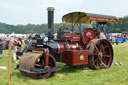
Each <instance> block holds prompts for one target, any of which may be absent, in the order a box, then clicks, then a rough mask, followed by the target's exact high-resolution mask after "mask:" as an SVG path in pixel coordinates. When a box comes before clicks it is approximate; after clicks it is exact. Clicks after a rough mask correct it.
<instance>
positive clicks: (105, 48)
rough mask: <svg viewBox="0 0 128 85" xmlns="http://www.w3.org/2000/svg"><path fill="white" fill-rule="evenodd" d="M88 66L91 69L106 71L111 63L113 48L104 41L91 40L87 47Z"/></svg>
mask: <svg viewBox="0 0 128 85" xmlns="http://www.w3.org/2000/svg"><path fill="white" fill-rule="evenodd" d="M87 49H88V54H89V58H88V66H89V67H90V68H92V69H108V68H109V67H110V66H111V65H112V62H113V48H112V45H111V43H110V42H109V41H108V40H106V39H93V40H91V41H90V42H89V44H88V46H87Z"/></svg>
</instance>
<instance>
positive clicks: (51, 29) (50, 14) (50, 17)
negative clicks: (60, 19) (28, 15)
mask: <svg viewBox="0 0 128 85" xmlns="http://www.w3.org/2000/svg"><path fill="white" fill-rule="evenodd" d="M47 10H48V39H49V40H53V38H54V35H53V34H54V26H53V23H54V8H53V7H48V8H47Z"/></svg>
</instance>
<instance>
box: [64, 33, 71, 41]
mask: <svg viewBox="0 0 128 85" xmlns="http://www.w3.org/2000/svg"><path fill="white" fill-rule="evenodd" d="M64 35H65V38H66V40H70V37H71V35H70V32H64Z"/></svg>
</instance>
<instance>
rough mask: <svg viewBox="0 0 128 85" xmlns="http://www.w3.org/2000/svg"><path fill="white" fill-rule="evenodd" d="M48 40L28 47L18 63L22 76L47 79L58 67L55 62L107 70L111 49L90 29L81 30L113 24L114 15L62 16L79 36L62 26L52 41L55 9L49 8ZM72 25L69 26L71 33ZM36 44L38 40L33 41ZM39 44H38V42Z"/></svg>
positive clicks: (70, 14)
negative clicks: (95, 24)
mask: <svg viewBox="0 0 128 85" xmlns="http://www.w3.org/2000/svg"><path fill="white" fill-rule="evenodd" d="M47 10H48V41H47V42H42V46H41V47H28V48H27V53H25V54H24V55H23V56H22V58H21V60H20V63H19V70H20V72H21V73H22V74H23V75H26V76H30V77H32V78H48V77H50V76H52V75H53V74H54V73H55V72H56V71H57V70H58V69H59V68H58V67H57V66H56V62H63V63H65V64H67V65H71V66H80V65H88V66H89V67H90V68H92V69H108V68H109V67H110V66H111V64H112V61H113V48H112V45H111V44H110V42H109V41H108V40H107V39H99V38H98V37H97V36H99V35H97V33H96V31H95V30H94V29H92V28H87V29H85V30H83V31H82V29H81V27H82V26H81V25H82V24H84V23H89V22H90V21H97V22H99V23H101V22H116V21H117V19H116V17H114V16H106V15H98V14H90V13H84V12H72V13H68V14H66V15H64V16H63V18H62V21H63V22H66V23H72V25H74V24H77V26H78V28H79V34H75V33H73V31H72V32H71V31H69V30H67V29H65V27H61V28H60V29H59V31H58V33H57V39H54V35H53V31H54V26H53V25H54V24H53V23H54V22H53V17H54V8H52V7H49V8H48V9H47ZM73 27H74V26H72V30H73V29H74V28H73ZM36 42H38V41H36ZM37 44H38V43H37Z"/></svg>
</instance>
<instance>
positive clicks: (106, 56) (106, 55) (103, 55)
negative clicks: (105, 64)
mask: <svg viewBox="0 0 128 85" xmlns="http://www.w3.org/2000/svg"><path fill="white" fill-rule="evenodd" d="M103 56H104V57H107V58H109V57H110V56H111V55H103Z"/></svg>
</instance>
